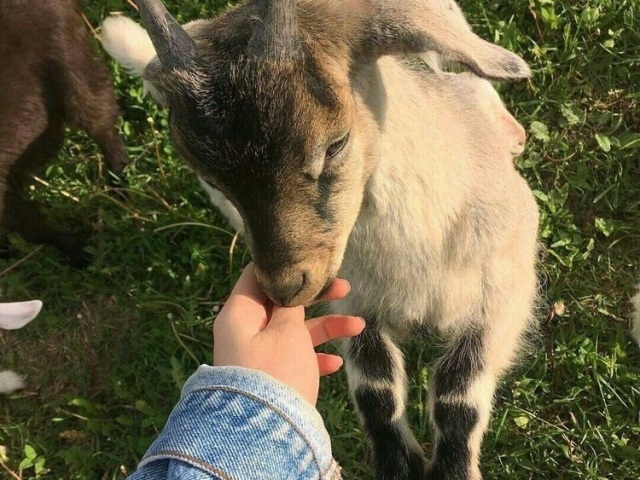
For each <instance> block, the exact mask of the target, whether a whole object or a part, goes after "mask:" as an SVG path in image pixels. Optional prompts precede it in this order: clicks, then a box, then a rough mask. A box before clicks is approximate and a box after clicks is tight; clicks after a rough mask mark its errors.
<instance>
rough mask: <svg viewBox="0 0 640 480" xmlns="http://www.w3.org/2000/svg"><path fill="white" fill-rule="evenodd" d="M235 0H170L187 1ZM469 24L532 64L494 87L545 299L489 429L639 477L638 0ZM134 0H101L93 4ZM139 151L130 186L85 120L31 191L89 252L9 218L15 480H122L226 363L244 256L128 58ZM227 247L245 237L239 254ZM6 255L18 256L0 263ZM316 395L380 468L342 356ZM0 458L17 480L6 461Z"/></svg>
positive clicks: (4, 295) (352, 456) (530, 450)
mask: <svg viewBox="0 0 640 480" xmlns="http://www.w3.org/2000/svg"><path fill="white" fill-rule="evenodd" d="M226 3H227V2H224V1H212V0H208V1H196V0H188V1H181V2H178V1H177V0H172V1H169V2H167V4H168V5H169V7H170V10H171V11H172V12H175V13H177V16H178V18H179V19H180V20H181V21H186V20H190V19H193V18H196V17H198V16H201V15H206V14H208V13H212V12H214V11H216V10H217V9H219V8H222V7H224V5H226ZM461 3H462V6H463V8H464V10H465V11H466V12H467V15H468V17H469V19H470V22H471V23H472V25H473V26H474V28H475V30H476V31H477V32H479V33H480V34H481V35H482V36H484V37H485V38H487V39H492V40H494V41H496V42H498V43H500V44H502V45H504V46H506V47H508V48H510V49H513V50H515V51H517V52H519V53H520V54H522V55H523V56H524V57H525V58H526V59H527V61H528V62H529V63H530V65H531V67H532V69H533V72H534V76H533V78H532V80H531V81H530V82H528V83H526V82H525V83H520V84H514V85H503V86H502V87H501V88H500V91H501V94H502V95H503V96H504V98H505V101H506V103H507V105H508V106H509V108H510V109H511V110H512V111H513V112H514V113H515V115H516V117H517V118H518V120H519V121H520V122H521V123H522V124H523V125H524V126H525V128H526V129H527V132H528V135H529V141H528V148H527V151H526V152H525V154H524V155H523V156H522V157H521V158H520V159H519V160H518V166H519V167H520V169H521V171H522V173H523V175H525V177H526V178H527V179H528V181H529V183H530V185H531V186H532V188H533V189H534V190H535V192H536V196H537V198H538V203H539V206H540V210H541V213H542V218H541V225H540V228H541V241H542V242H543V244H544V249H543V259H542V261H541V265H540V271H541V278H542V279H543V285H544V299H543V302H542V305H541V308H540V315H539V317H540V321H541V331H540V336H539V338H538V339H537V340H536V341H535V342H534V346H535V348H534V349H533V352H532V353H531V354H530V355H529V356H528V357H527V358H526V359H525V361H523V362H522V365H521V366H520V367H519V368H518V369H516V370H515V371H514V373H513V374H512V375H511V376H510V377H509V379H508V380H507V381H505V382H503V385H502V387H501V389H500V391H499V393H498V396H497V401H496V410H495V415H494V419H493V422H492V423H491V427H490V431H489V433H488V434H487V436H486V439H485V444H484V450H483V461H482V468H483V471H484V473H485V477H486V478H488V479H514V480H515V479H517V480H522V479H530V478H531V479H533V478H535V479H576V480H578V479H580V480H583V479H589V480H590V479H594V480H595V479H608V478H615V479H616V480H625V479H628V480H637V479H638V478H640V450H639V447H640V424H639V420H640V419H639V414H640V349H639V348H638V347H637V346H636V345H634V344H633V343H632V342H631V340H630V338H629V337H628V335H627V331H628V327H629V325H628V320H627V318H628V314H629V309H630V304H629V300H628V299H629V297H630V296H631V294H632V291H633V285H634V282H636V281H637V280H640V160H639V158H640V108H639V102H640V33H639V32H640V18H639V17H640V1H639V0H616V1H613V0H583V1H570V0H556V1H554V0H503V1H498V2H475V1H471V0H465V1H462V2H461ZM112 10H120V11H127V12H131V9H130V7H129V6H128V5H127V4H126V2H125V1H124V0H117V1H116V0H114V1H107V0H96V1H94V2H93V3H92V4H91V6H90V7H89V9H88V17H89V19H90V21H91V22H92V23H93V24H94V25H97V24H98V22H99V20H100V19H101V18H103V17H104V15H106V14H107V12H109V11H112ZM113 71H114V76H115V82H116V86H117V90H118V94H119V99H120V101H121V102H122V105H123V110H124V118H123V121H122V122H121V125H120V126H121V129H122V131H123V133H124V135H125V138H126V142H127V144H128V145H129V154H130V156H131V159H132V161H133V163H132V165H131V166H130V167H129V169H128V171H127V181H128V188H129V195H128V198H127V199H126V200H122V199H120V198H119V197H117V196H114V195H113V194H111V193H110V192H109V190H108V188H107V187H106V186H105V181H104V174H103V168H102V157H101V154H100V153H99V152H98V150H97V148H96V147H95V145H94V144H93V143H92V142H91V141H89V140H88V139H87V138H86V137H85V136H83V135H81V134H78V133H74V132H70V134H69V136H68V140H67V142H66V144H65V147H64V152H63V154H62V155H61V158H60V159H59V161H58V162H56V163H55V164H52V165H51V166H50V167H49V168H48V170H47V171H46V172H44V173H43V175H42V177H43V178H44V179H45V180H46V182H47V185H44V184H37V186H36V189H35V190H34V192H33V194H34V196H35V197H37V198H40V199H42V201H43V203H45V204H46V205H47V211H48V214H49V216H50V217H51V218H53V219H55V220H56V221H57V222H59V223H60V224H63V225H68V226H71V227H74V226H79V225H83V226H85V227H86V228H92V229H93V230H94V232H95V235H94V238H93V241H92V244H91V248H92V252H93V253H94V255H95V260H94V262H93V264H92V265H91V266H90V267H89V268H88V269H87V270H84V271H77V270H73V269H71V268H69V267H68V266H67V265H66V264H65V263H64V261H63V260H62V259H61V258H60V257H59V256H58V254H57V252H56V251H54V250H52V249H50V248H48V247H44V248H39V247H37V246H34V245H28V244H25V243H24V242H23V241H21V240H20V239H19V238H17V237H15V236H13V237H11V252H10V253H11V258H10V259H7V260H0V298H1V299H2V300H5V301H8V300H18V299H29V298H40V299H42V300H43V301H44V302H45V308H44V310H43V312H42V314H41V315H40V317H39V318H38V319H37V320H36V321H34V322H33V323H32V324H31V325H30V326H29V327H27V328H26V329H24V330H21V331H16V332H10V333H6V332H5V333H2V334H0V351H2V359H1V362H2V363H1V364H0V366H1V367H2V368H13V369H15V370H18V371H20V372H23V373H25V374H27V375H28V387H27V389H26V390H24V391H21V392H19V393H17V394H16V395H14V396H13V397H11V398H1V399H0V445H2V446H4V447H5V448H6V454H7V457H8V459H5V460H3V463H4V465H5V466H6V467H7V468H10V469H11V470H13V471H14V472H15V473H16V474H17V475H19V476H20V478H22V479H25V480H26V479H35V478H37V479H70V480H71V479H105V480H106V479H120V478H123V477H124V474H125V472H131V471H132V470H133V469H134V468H135V465H136V462H137V460H138V459H139V458H140V456H141V455H142V454H143V453H144V451H145V450H146V448H147V447H148V445H149V443H150V442H151V441H152V440H153V438H154V437H155V436H156V434H157V433H158V431H159V429H161V428H162V425H163V423H164V421H165V419H166V417H167V415H168V413H169V412H170V409H171V407H172V406H173V404H174V403H175V401H176V400H177V398H178V395H179V391H180V387H181V386H182V383H183V382H184V380H185V379H186V378H187V377H188V376H189V375H190V374H191V372H193V371H194V370H195V368H196V367H197V365H198V364H199V363H201V362H210V361H211V335H210V332H211V323H212V320H213V317H214V315H215V313H214V312H215V310H216V308H217V306H218V305H219V302H220V301H222V300H223V299H224V298H225V296H226V295H227V294H228V292H229V289H230V286H231V285H232V284H233V282H234V280H235V278H236V277H237V274H238V272H239V269H240V267H241V266H242V265H243V264H244V263H245V262H246V261H247V258H248V256H247V254H246V252H245V249H244V246H243V245H242V244H241V242H239V243H238V244H237V245H236V246H235V247H234V248H232V245H233V233H232V232H230V231H229V229H228V227H227V226H226V225H225V223H224V221H223V220H222V218H221V217H220V216H219V215H218V214H217V213H216V212H215V211H213V209H211V208H210V207H209V205H208V201H207V199H206V198H205V195H204V194H203V193H202V191H201V189H200V187H199V186H198V184H197V182H196V180H195V177H194V175H193V174H192V173H191V172H190V170H189V169H188V168H187V167H186V166H185V165H184V163H183V162H182V161H181V160H179V159H178V158H176V155H175V153H174V151H173V148H172V146H171V144H170V142H169V141H168V139H167V129H166V115H165V113H164V112H160V111H158V109H157V108H156V107H155V106H154V105H153V103H152V102H151V101H149V100H148V99H144V98H142V94H141V87H140V84H139V82H138V81H136V80H132V79H130V78H128V77H127V76H126V75H125V74H124V73H123V72H121V71H120V70H119V69H118V67H117V66H115V65H113ZM230 252H232V253H230ZM7 270H10V271H7ZM406 350H407V363H408V367H409V371H410V376H411V384H410V405H409V416H410V420H411V424H412V425H413V428H414V430H415V431H416V433H417V434H418V436H419V438H420V439H422V440H423V441H424V447H425V451H427V453H428V452H429V451H430V450H431V444H430V443H429V438H430V434H429V427H428V416H427V412H426V399H425V388H424V387H425V385H426V384H427V382H428V380H429V369H428V366H429V363H430V362H431V361H432V360H433V358H434V354H435V353H436V350H435V349H433V348H431V347H430V346H428V345H427V344H426V343H424V342H421V343H418V342H416V344H413V345H408V346H407V348H406ZM319 409H320V411H321V413H322V414H323V416H324V417H325V419H326V423H327V427H328V429H329V431H330V432H331V435H332V438H333V445H334V453H335V456H336V458H337V459H338V460H339V461H340V463H341V464H342V465H343V467H344V469H345V472H346V473H345V478H348V479H367V478H371V474H372V473H371V468H370V463H371V462H370V453H369V451H368V449H367V448H366V445H365V442H364V437H363V434H362V432H361V430H360V427H359V425H358V422H357V419H356V417H355V415H354V413H353V408H352V407H351V406H350V403H349V400H348V395H347V392H346V379H345V378H344V375H343V374H339V375H336V376H335V377H333V378H330V379H325V380H324V381H323V387H322V391H321V398H320V401H319ZM0 478H10V477H9V473H7V471H5V470H3V468H2V467H0Z"/></svg>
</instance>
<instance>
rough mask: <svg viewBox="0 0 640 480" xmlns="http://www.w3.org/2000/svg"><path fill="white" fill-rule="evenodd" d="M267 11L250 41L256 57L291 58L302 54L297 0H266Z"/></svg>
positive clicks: (250, 48) (251, 52)
mask: <svg viewBox="0 0 640 480" xmlns="http://www.w3.org/2000/svg"><path fill="white" fill-rule="evenodd" d="M265 7H266V12H265V14H264V15H263V20H262V23H261V24H259V25H258V26H257V27H256V30H255V32H254V33H253V37H252V38H251V41H250V42H249V53H250V54H252V55H253V56H255V57H261V58H270V59H274V60H291V59H293V58H296V57H298V56H299V55H300V39H299V38H298V20H297V15H296V0H265Z"/></svg>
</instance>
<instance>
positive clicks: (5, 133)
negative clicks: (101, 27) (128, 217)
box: [0, 0, 128, 266]
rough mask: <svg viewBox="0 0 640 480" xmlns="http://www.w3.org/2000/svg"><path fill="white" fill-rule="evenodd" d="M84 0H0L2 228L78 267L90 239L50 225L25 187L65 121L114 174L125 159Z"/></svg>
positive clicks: (54, 149) (51, 154)
mask: <svg viewBox="0 0 640 480" xmlns="http://www.w3.org/2000/svg"><path fill="white" fill-rule="evenodd" d="M36 3H37V5H36ZM81 3H82V2H81V1H80V0H55V1H54V0H45V1H40V2H33V1H30V0H0V61H1V62H2V66H1V67H0V228H2V230H4V231H7V232H8V231H13V232H16V233H19V234H20V235H22V237H24V238H25V239H26V240H28V241H31V242H35V243H47V244H51V245H53V246H55V247H56V248H58V249H59V250H60V251H61V252H62V253H63V254H64V255H65V256H66V257H67V258H68V259H69V261H70V262H71V263H72V264H74V265H76V266H81V265H83V264H84V263H86V257H85V253H84V251H83V247H84V243H85V239H84V238H83V237H82V236H79V235H74V234H71V233H68V232H63V231H60V230H58V229H56V228H55V227H53V226H52V225H50V224H48V223H47V222H46V221H45V219H44V218H43V215H42V213H41V212H40V209H39V208H38V205H37V204H35V203H34V202H33V201H32V200H29V199H28V198H26V195H25V193H24V190H25V187H26V185H27V184H28V183H29V182H30V181H31V178H32V177H31V175H30V173H31V172H33V171H34V169H37V168H39V167H42V166H43V165H44V164H46V163H47V162H49V161H51V160H52V159H54V158H55V157H56V155H57V154H58V152H59V150H60V148H61V147H62V143H63V140H64V133H65V130H64V127H65V125H68V126H70V127H72V128H78V129H81V130H84V131H85V132H87V133H88V134H89V135H90V136H91V137H93V139H94V140H95V141H96V143H97V144H98V145H99V146H100V148H101V149H102V150H103V152H104V155H105V159H106V162H107V165H108V166H109V168H110V170H111V171H112V172H113V173H114V174H116V175H117V174H119V173H120V172H122V169H123V168H124V167H125V165H126V164H127V161H128V160H127V154H126V152H125V148H124V144H123V142H122V139H121V138H120V137H119V135H118V133H117V131H116V127H115V121H116V118H117V117H118V114H119V111H118V106H117V103H116V99H115V94H114V91H113V87H112V85H111V76H110V72H109V69H108V67H107V66H106V64H105V63H104V62H102V61H101V60H99V59H98V58H97V55H96V51H95V47H94V45H93V42H92V40H91V38H90V36H89V32H88V29H87V27H86V25H85V24H84V21H83V18H82V14H81V10H80V6H81Z"/></svg>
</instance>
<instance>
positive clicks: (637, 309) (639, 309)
mask: <svg viewBox="0 0 640 480" xmlns="http://www.w3.org/2000/svg"><path fill="white" fill-rule="evenodd" d="M632 301H633V313H632V314H631V321H632V322H633V329H632V330H631V335H632V336H633V338H634V339H635V340H636V342H638V345H640V285H638V293H636V296H635V297H633V300H632Z"/></svg>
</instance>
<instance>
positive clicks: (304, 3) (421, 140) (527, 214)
mask: <svg viewBox="0 0 640 480" xmlns="http://www.w3.org/2000/svg"><path fill="white" fill-rule="evenodd" d="M137 4H138V6H139V8H140V15H141V17H142V20H143V23H144V24H145V26H146V30H147V32H148V35H149V37H150V41H149V40H148V39H146V38H145V39H144V40H141V39H142V37H143V35H142V33H143V32H142V30H141V29H140V27H138V26H137V25H135V24H133V22H131V21H129V20H127V19H123V18H113V19H109V20H107V21H106V22H105V23H104V25H103V40H104V42H105V46H106V48H107V50H108V51H110V53H111V54H112V55H114V56H115V57H116V59H119V60H120V61H121V62H122V63H123V64H124V65H126V66H128V67H129V68H130V69H131V70H132V71H134V72H135V73H138V74H140V75H142V77H143V78H144V80H145V82H146V84H147V86H148V88H149V89H150V90H151V91H152V93H153V94H154V95H155V96H156V98H157V99H158V100H159V101H160V102H161V103H162V104H164V105H166V106H167V107H168V108H169V123H170V130H171V135H172V139H173V142H174V143H175V145H176V148H177V149H178V150H179V152H180V154H181V155H182V156H183V157H184V158H185V159H186V160H187V161H188V162H189V163H190V165H191V166H192V167H193V169H194V170H195V171H196V172H197V174H198V175H199V177H200V179H201V181H202V182H204V183H206V184H208V185H209V186H210V190H211V189H215V190H217V191H219V192H222V194H223V195H224V199H223V197H221V195H220V193H215V192H214V193H215V195H216V197H215V199H217V203H221V202H222V206H223V208H225V210H226V211H227V212H231V214H232V216H233V218H232V220H233V219H235V223H236V225H237V226H238V227H241V228H242V229H243V230H244V235H245V237H246V240H247V244H248V246H249V248H250V251H251V254H252V257H253V260H254V262H255V265H256V272H257V274H258V278H259V281H260V283H261V285H262V287H263V288H264V290H265V292H266V293H267V294H268V295H269V296H270V297H271V299H272V300H273V301H274V302H276V303H277V304H281V305H300V304H308V303H311V302H313V300H314V299H316V298H318V296H319V295H321V294H322V292H323V290H324V289H325V288H326V287H327V285H329V284H330V283H331V282H332V280H333V279H334V278H335V277H336V276H338V275H339V276H341V277H344V278H346V279H348V280H349V281H350V282H351V285H352V287H353V289H352V292H351V294H350V296H349V298H348V299H347V300H344V301H342V302H340V303H339V304H338V305H336V306H334V308H336V309H337V310H338V311H340V312H344V313H348V314H353V315H361V316H362V317H364V318H366V320H367V328H366V330H365V332H364V333H362V334H361V335H360V336H359V337H357V338H355V339H353V340H349V341H347V342H346V344H345V356H346V367H347V373H348V376H349V383H350V388H351V392H352V396H353V399H354V401H355V404H356V405H357V408H358V412H359V414H360V417H361V419H362V422H363V424H364V427H365V429H366V430H367V432H368V434H369V436H370V438H371V442H372V444H373V450H374V457H375V463H376V472H377V477H378V478H379V479H385V480H389V479H396V480H400V479H402V480H420V479H425V478H426V479H432V480H436V479H437V480H450V479H474V480H475V479H479V478H480V477H481V475H480V470H479V465H478V464H479V455H480V445H481V442H482V437H483V434H484V432H485V430H486V429H487V426H488V423H489V418H490V413H491V409H492V402H493V396H494V391H495V388H496V384H497V382H498V381H499V379H500V378H501V377H502V376H503V375H504V373H505V372H506V371H507V369H508V368H509V367H510V366H511V365H512V363H513V361H514V357H515V355H516V353H517V351H518V348H519V346H520V344H521V342H522V337H523V333H524V332H525V330H526V329H527V327H528V326H529V325H530V324H531V322H532V309H533V303H534V298H535V293H536V273H535V259H536V244H537V242H536V238H537V225H538V211H537V207H536V203H535V201H534V198H533V196H532V194H531V191H530V189H529V187H528V186H527V184H526V182H525V181H524V180H523V179H522V178H521V177H520V175H519V174H518V172H517V171H516V170H515V168H514V165H513V157H514V154H516V153H519V152H520V151H521V148H522V142H523V141H524V132H523V130H522V127H520V126H519V125H518V124H517V122H516V121H515V120H514V119H513V117H511V115H510V114H509V113H508V112H507V111H506V109H505V108H504V106H503V105H502V103H501V101H500V99H499V98H498V96H497V94H496V93H495V91H494V90H493V87H492V86H491V84H490V83H489V82H488V81H487V79H489V80H516V79H522V78H526V77H528V76H529V74H530V72H529V69H528V68H527V66H526V64H525V63H524V62H523V61H522V60H521V59H520V58H519V57H518V56H516V55H514V54H512V53H510V52H508V51H506V50H504V49H502V48H500V47H498V46H496V45H493V44H490V43H488V42H486V41H484V40H482V39H480V38H479V37H478V36H476V35H475V34H474V33H472V31H471V29H470V27H469V25H468V24H467V22H466V20H465V18H464V16H463V14H462V12H461V11H460V8H459V7H458V5H457V4H456V3H455V2H454V1H452V0H398V1H394V2H389V1H387V0H343V1H331V0H298V1H296V0H249V1H247V2H245V3H242V4H241V5H239V6H237V7H236V8H233V9H230V10H228V11H227V12H225V13H222V14H220V15H218V16H217V17H215V18H212V19H210V20H199V21H195V22H192V23H189V24H187V25H185V26H184V27H181V26H179V25H178V24H177V23H176V21H175V20H174V19H173V18H172V17H171V16H170V14H169V13H168V12H167V11H166V9H165V8H164V7H163V5H162V4H161V2H160V1H159V0H138V1H137ZM152 43H153V45H152ZM154 47H155V48H154ZM427 52H436V55H437V56H438V57H439V58H442V59H444V60H445V61H448V62H449V61H453V62H457V63H459V64H461V65H462V66H464V67H466V68H467V69H468V70H470V72H471V73H461V74H452V73H446V72H442V71H440V70H439V69H438V68H430V67H428V66H427V65H426V64H425V63H424V62H423V61H421V60H416V58H415V57H416V56H419V55H422V54H425V53H427ZM240 222H242V225H239V223H240ZM425 325H428V326H430V327H432V329H435V330H437V331H439V332H440V333H441V334H442V335H444V336H446V338H448V344H447V348H446V351H445V353H444V355H443V356H442V358H441V359H440V360H439V361H438V362H437V365H436V366H435V370H434V374H433V379H432V382H431V388H430V411H431V420H432V424H433V431H434V435H435V450H434V452H433V457H432V459H431V461H430V462H428V463H427V462H425V460H424V457H423V452H422V451H421V449H420V446H419V444H418V442H417V441H416V439H415V438H414V436H413V435H412V433H411V430H410V428H409V426H408V424H407V421H406V418H405V403H406V397H407V390H406V374H405V368H404V365H403V355H402V352H401V350H400V348H399V347H398V346H397V343H398V342H399V341H402V340H403V339H405V338H407V337H408V336H410V335H412V333H413V332H416V331H417V330H418V329H420V330H422V329H421V327H423V326H425Z"/></svg>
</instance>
